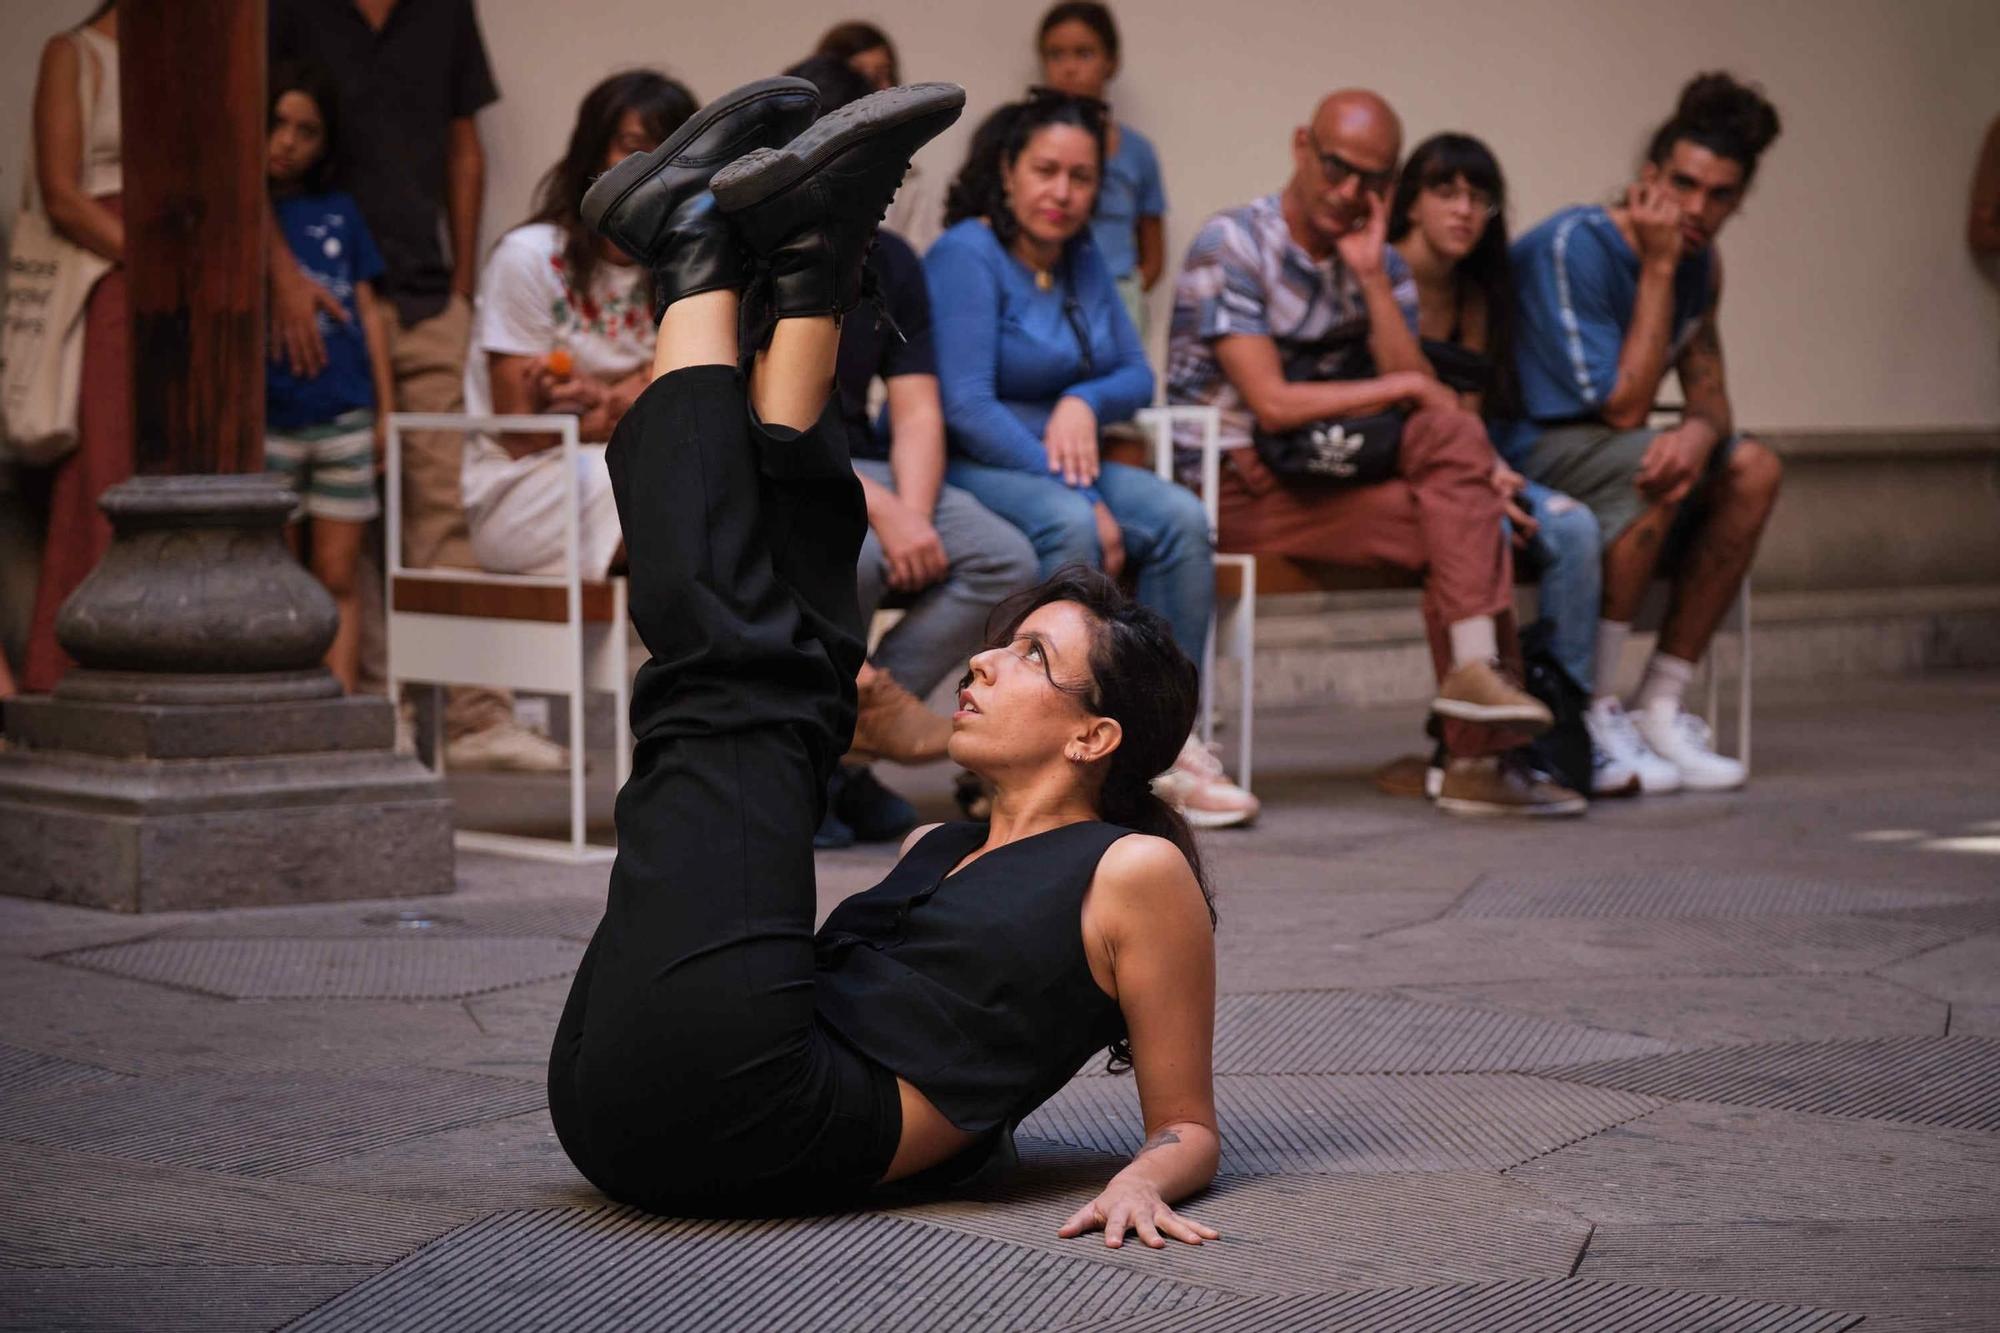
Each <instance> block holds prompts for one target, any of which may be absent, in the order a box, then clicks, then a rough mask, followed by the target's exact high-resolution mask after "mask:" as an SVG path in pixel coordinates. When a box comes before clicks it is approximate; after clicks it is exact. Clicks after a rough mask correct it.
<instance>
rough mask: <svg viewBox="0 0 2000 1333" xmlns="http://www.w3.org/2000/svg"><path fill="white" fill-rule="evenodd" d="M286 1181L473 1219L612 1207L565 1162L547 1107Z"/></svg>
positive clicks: (296, 1172) (309, 1169)
mask: <svg viewBox="0 0 2000 1333" xmlns="http://www.w3.org/2000/svg"><path fill="white" fill-rule="evenodd" d="M278 1178H279V1179H282V1180H286V1181H290V1182H292V1183H294V1184H298V1185H323V1186H326V1187H327V1188H329V1189H337V1190H342V1191H346V1192H350V1193H353V1194H370V1195H379V1196H380V1197H382V1198H385V1199H401V1200H404V1201H406V1202H409V1203H416V1204H430V1205H435V1206H439V1207H448V1208H452V1209H455V1210H457V1211H459V1212H462V1213H465V1214H467V1215H469V1216H478V1215H480V1214H483V1213H489V1212H498V1211H500V1210H502V1209H508V1208H545V1207H594V1206H598V1205H601V1204H603V1203H604V1202H605V1199H604V1196H603V1195H601V1194H599V1193H598V1192H597V1190H596V1189H595V1188H594V1187H592V1186H591V1185H590V1183H589V1182H587V1181H586V1180H584V1178H583V1177H582V1176H581V1175H579V1174H578V1173H577V1169H576V1168H575V1167H574V1166H572V1165H570V1160H569V1158H568V1157H566V1156H564V1155H563V1150H562V1145H561V1144H559V1143H558V1142H556V1132H555V1129H554V1128H553V1127H552V1126H551V1125H550V1124H549V1114H548V1111H547V1109H546V1108H541V1107H538V1108H536V1109H535V1110H533V1111H527V1112H524V1113H522V1114H520V1115H512V1116H505V1117H502V1118H500V1119H497V1120H482V1121H480V1122H479V1123H478V1124H473V1125H465V1126H462V1127H460V1128H458V1129H447V1130H440V1131H438V1132H435V1133H430V1134H424V1135H422V1136H420V1137H416V1138H409V1139H403V1140H400V1141H398V1142H396V1143H391V1144H388V1145H386V1146H384V1147H380V1148H373V1149H370V1150H368V1151H366V1152H358V1153H350V1154H347V1155H345V1156H342V1157H338V1158H335V1159H333V1160H331V1161H324V1162H316V1163H314V1164H313V1165H311V1166H304V1167H298V1168H295V1169H293V1170H290V1171H286V1172H284V1173H282V1175H280V1176H279V1177H278Z"/></svg>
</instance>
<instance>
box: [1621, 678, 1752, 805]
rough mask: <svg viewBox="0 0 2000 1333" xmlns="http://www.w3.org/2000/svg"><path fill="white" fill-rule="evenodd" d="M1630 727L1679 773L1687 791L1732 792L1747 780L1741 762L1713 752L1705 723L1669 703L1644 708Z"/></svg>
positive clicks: (1676, 705)
mask: <svg viewBox="0 0 2000 1333" xmlns="http://www.w3.org/2000/svg"><path fill="white" fill-rule="evenodd" d="M1633 724H1634V726H1635V728H1636V729H1637V731H1638V733H1639V735H1641V736H1642V737H1644V738H1645V741H1646V744H1647V745H1650V746H1651V747H1652V748H1653V753H1654V754H1656V755H1658V756H1659V757H1660V758H1662V759H1664V760H1666V761H1667V762H1668V763H1670V764H1672V765H1673V766H1674V767H1675V768H1677V769H1679V770H1680V773H1681V785H1682V786H1684V787H1686V788H1687V789H1688V790H1689V791H1731V790H1733V789H1735V788H1737V787H1740V786H1742V785H1743V783H1744V781H1745V780H1746V779H1747V778H1748V777H1749V776H1750V770H1749V769H1747V768H1745V767H1744V766H1743V765H1742V763H1741V762H1740V761H1738V760H1735V759H1731V758H1729V756H1727V755H1720V754H1717V753H1716V752H1715V747H1714V746H1712V745H1710V744H1709V730H1708V723H1706V722H1704V721H1702V720H1701V719H1700V718H1698V717H1696V716H1695V715H1694V714H1693V713H1690V712H1688V711H1687V709H1685V708H1683V707H1681V706H1680V704H1679V703H1677V702H1675V701H1674V700H1672V699H1660V700H1656V701H1655V702H1653V703H1650V704H1647V705H1646V706H1645V707H1644V708H1641V709H1640V710H1639V712H1638V715H1637V716H1636V717H1635V718H1633Z"/></svg>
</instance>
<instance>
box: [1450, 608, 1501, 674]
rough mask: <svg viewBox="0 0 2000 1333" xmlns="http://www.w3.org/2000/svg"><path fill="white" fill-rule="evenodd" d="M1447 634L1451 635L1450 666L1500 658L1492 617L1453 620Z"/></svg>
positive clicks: (1497, 638)
mask: <svg viewBox="0 0 2000 1333" xmlns="http://www.w3.org/2000/svg"><path fill="white" fill-rule="evenodd" d="M1447 632H1448V633H1449V634H1450V635H1451V664H1452V665H1453V666H1455V667H1460V666H1464V665H1465V664H1466V663H1467V662H1491V661H1493V660H1494V659H1495V658H1497V657H1499V656H1500V638H1499V635H1498V634H1497V633H1496V632H1495V631H1494V628H1493V617H1492V616H1467V617H1466V618H1465V619H1464V620H1454V621H1452V622H1451V625H1450V626H1449V628H1448V630H1447Z"/></svg>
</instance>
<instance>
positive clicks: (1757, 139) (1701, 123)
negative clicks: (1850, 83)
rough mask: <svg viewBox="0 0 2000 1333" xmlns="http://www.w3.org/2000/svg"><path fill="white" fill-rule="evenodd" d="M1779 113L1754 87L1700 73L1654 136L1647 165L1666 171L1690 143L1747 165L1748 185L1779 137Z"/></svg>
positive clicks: (1716, 72) (1727, 77) (1718, 72)
mask: <svg viewBox="0 0 2000 1333" xmlns="http://www.w3.org/2000/svg"><path fill="white" fill-rule="evenodd" d="M1779 129H1780V126H1779V124H1778V109H1777V108H1776V107H1774V106H1772V105H1771V103H1770V102H1769V100H1767V99H1766V98H1765V96H1764V93H1763V90H1762V89H1761V88H1758V87H1757V86H1755V85H1754V84H1748V83H1739V82H1737V81H1736V79H1735V78H1733V77H1732V76H1731V75H1729V74H1727V73H1724V72H1723V71H1721V70H1711V71H1710V72H1708V73H1706V74H1697V75H1695V76H1694V77H1693V78H1692V79H1689V80H1688V83H1687V86H1686V87H1685V88H1682V89H1681V100H1680V102H1679V104H1677V105H1676V106H1675V107H1674V114H1673V115H1672V116H1670V117H1668V119H1667V121H1666V123H1665V124H1663V125H1661V126H1660V128H1659V129H1657V130H1655V131H1653V142H1652V144H1651V145H1650V146H1649V147H1648V148H1647V149H1646V160H1647V161H1648V162H1651V163H1652V164H1653V165H1654V166H1656V167H1661V166H1665V165H1666V163H1667V158H1668V157H1669V156H1670V155H1672V153H1673V151H1674V145H1675V144H1677V143H1680V142H1681V141H1682V140H1686V141H1688V142H1689V143H1696V144H1700V145H1701V146H1702V147H1703V148H1706V149H1707V150H1708V151H1709V152H1711V153H1714V154H1715V155H1716V156H1717V157H1726V158H1728V159H1730V160H1731V161H1733V162H1740V163H1742V164H1743V184H1744V186H1745V187H1746V188H1747V187H1748V186H1749V184H1750V178H1751V177H1753V176H1755V175H1756V174H1757V159H1758V158H1760V157H1762V156H1763V155H1764V150H1765V149H1766V148H1769V147H1770V146H1771V142H1772V140H1774V139H1776V138H1777V137H1778V131H1779Z"/></svg>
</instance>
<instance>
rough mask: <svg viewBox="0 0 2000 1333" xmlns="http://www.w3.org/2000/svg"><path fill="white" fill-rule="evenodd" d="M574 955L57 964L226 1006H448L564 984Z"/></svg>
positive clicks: (352, 944) (161, 946) (412, 947)
mask: <svg viewBox="0 0 2000 1333" xmlns="http://www.w3.org/2000/svg"><path fill="white" fill-rule="evenodd" d="M582 953H583V950H582V948H581V947H580V946H579V945H577V944H576V943H574V942H571V941H567V940H558V939H542V938H525V939H514V938H498V939H478V938H470V939H466V938H461V939H381V940H373V939H368V940H351V939H305V940H299V939H248V940H239V939H152V940H141V941H139V942H138V943H136V944H113V945H110V946H108V947H106V948H102V949H85V950H82V951H81V952H78V953H71V954H65V955H63V956H62V958H61V959H60V960H59V961H61V962H64V963H67V964H69V965H71V966H73V967H87V968H92V969H94V970H96V971H99V972H109V973H111V974H112V975H113V976H121V977H131V978H133V979H134V980H137V981H152V982H157V983H159V984H160V985H163V986H174V987H178V988H179V989H182V990H191V991H198V992H200V993H201V994H204V995H219V996H221V997H223V998H224V999H231V1000H300V999H327V1000H388V999H396V1000H449V999H457V998H459V997H461V996H466V995H478V994H481V993H483V992H486V991H494V990H500V989H502V988H504V987H507V986H520V985H524V984H526V983H528V982H531V981H547V980H549V979H550V978H552V977H561V976H567V975H568V974H569V973H571V972H573V971H574V970H575V969H576V964H577V960H578V959H579V958H580V957H581V956H582Z"/></svg>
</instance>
